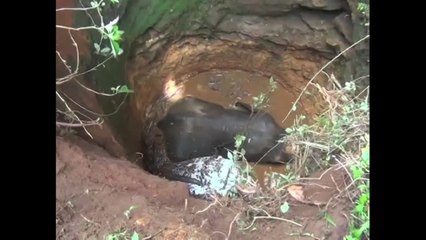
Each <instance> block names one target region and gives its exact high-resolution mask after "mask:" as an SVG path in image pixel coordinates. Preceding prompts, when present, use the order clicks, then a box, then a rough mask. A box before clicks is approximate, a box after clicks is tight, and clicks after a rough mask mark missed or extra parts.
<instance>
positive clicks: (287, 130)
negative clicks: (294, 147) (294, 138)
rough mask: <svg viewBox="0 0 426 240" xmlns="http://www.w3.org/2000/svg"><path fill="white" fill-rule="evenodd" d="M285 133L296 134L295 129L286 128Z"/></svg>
mask: <svg viewBox="0 0 426 240" xmlns="http://www.w3.org/2000/svg"><path fill="white" fill-rule="evenodd" d="M285 132H286V133H292V132H294V129H293V128H286V129H285Z"/></svg>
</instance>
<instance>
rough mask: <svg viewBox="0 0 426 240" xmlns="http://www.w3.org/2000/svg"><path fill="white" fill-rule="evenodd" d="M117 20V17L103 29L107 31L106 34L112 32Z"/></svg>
mask: <svg viewBox="0 0 426 240" xmlns="http://www.w3.org/2000/svg"><path fill="white" fill-rule="evenodd" d="M118 20H119V17H116V18H115V19H114V20H112V21H111V22H110V23H108V24H107V25H106V26H105V29H106V30H107V32H108V33H111V32H112V30H113V28H114V25H116V24H117V23H118Z"/></svg>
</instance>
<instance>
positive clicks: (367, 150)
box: [361, 145, 370, 161]
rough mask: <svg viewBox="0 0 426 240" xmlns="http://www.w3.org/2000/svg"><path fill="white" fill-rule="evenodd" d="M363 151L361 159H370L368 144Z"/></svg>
mask: <svg viewBox="0 0 426 240" xmlns="http://www.w3.org/2000/svg"><path fill="white" fill-rule="evenodd" d="M361 151H362V153H361V159H362V160H363V161H370V146H369V145H367V146H366V147H364V148H363V149H362V150H361Z"/></svg>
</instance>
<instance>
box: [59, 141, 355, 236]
mask: <svg viewBox="0 0 426 240" xmlns="http://www.w3.org/2000/svg"><path fill="white" fill-rule="evenodd" d="M56 148H57V154H56V234H57V239H105V237H106V236H107V235H108V234H109V233H112V232H114V231H117V230H120V229H127V230H128V231H129V232H133V231H137V232H138V233H139V235H140V236H142V238H141V239H143V237H149V236H151V238H146V239H264V238H268V239H336V240H337V239H343V236H344V234H345V233H346V226H347V224H346V218H345V217H344V212H345V204H344V203H339V202H337V203H336V204H329V206H328V214H329V215H330V217H331V218H332V219H333V221H334V222H335V226H334V225H333V224H330V223H327V221H326V220H325V219H324V217H322V216H321V215H320V212H321V208H320V207H318V206H314V205H309V204H303V203H297V202H295V203H291V205H290V206H291V208H290V212H289V213H288V215H287V217H288V218H291V219H292V220H294V221H297V222H299V223H301V224H302V225H303V226H302V227H298V226H295V225H292V224H290V223H287V222H283V221H279V220H271V219H259V220H257V221H256V222H255V227H256V228H255V230H251V231H250V232H248V231H245V232H244V231H240V230H239V221H235V222H234V223H233V224H231V223H232V222H233V219H234V218H235V216H236V215H237V214H238V211H237V210H236V209H237V208H236V206H237V205H240V206H242V205H244V204H245V203H244V202H243V201H242V200H238V201H229V202H228V203H227V204H224V203H221V204H222V205H221V204H215V205H214V206H212V207H210V208H208V209H207V210H206V211H203V212H199V211H202V210H204V209H205V208H206V207H207V206H209V204H210V202H206V201H202V200H198V199H194V198H191V197H190V196H189V195H188V191H187V187H186V185H185V184H183V183H179V182H171V181H168V180H165V179H162V178H159V177H157V176H153V175H150V174H148V173H147V172H145V171H144V170H141V169H140V168H139V167H137V166H136V165H134V164H132V163H130V162H129V161H127V160H125V159H118V158H114V157H112V156H110V155H109V154H108V153H107V152H106V151H105V150H103V149H101V148H99V147H97V146H95V145H91V144H89V143H87V142H85V141H84V140H82V139H80V138H76V137H67V138H62V137H57V139H56ZM319 175H320V174H319ZM319 175H318V176H319ZM323 175H324V176H322V178H321V179H319V180H314V181H312V182H313V184H312V185H310V186H308V187H306V189H305V194H306V196H307V197H308V198H309V199H310V200H316V201H323V202H327V201H328V200H329V199H331V198H333V196H335V194H336V193H338V191H339V186H342V184H341V183H342V181H343V177H342V176H343V175H342V172H341V171H329V172H327V173H326V174H323ZM318 176H317V177H318ZM131 206H136V207H137V208H136V209H135V210H133V211H132V212H131V214H130V215H129V216H130V217H129V219H128V218H127V217H126V216H125V214H124V212H125V211H126V210H128V209H129V208H130V207H131ZM197 212H198V213H197ZM231 225H232V229H231V230H232V231H231V233H230V234H229V238H227V236H228V232H229V228H230V226H231ZM309 234H312V235H311V236H308V235H309ZM313 237H314V238H313Z"/></svg>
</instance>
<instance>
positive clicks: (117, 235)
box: [106, 230, 140, 240]
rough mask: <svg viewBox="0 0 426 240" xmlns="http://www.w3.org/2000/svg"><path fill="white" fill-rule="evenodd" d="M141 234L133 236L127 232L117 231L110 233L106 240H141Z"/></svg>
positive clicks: (134, 233)
mask: <svg viewBox="0 0 426 240" xmlns="http://www.w3.org/2000/svg"><path fill="white" fill-rule="evenodd" d="M139 239H140V238H139V234H138V233H137V232H135V231H134V232H133V234H132V235H131V236H129V233H128V232H127V230H123V231H117V232H113V233H110V234H108V235H107V236H106V240H139Z"/></svg>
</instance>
